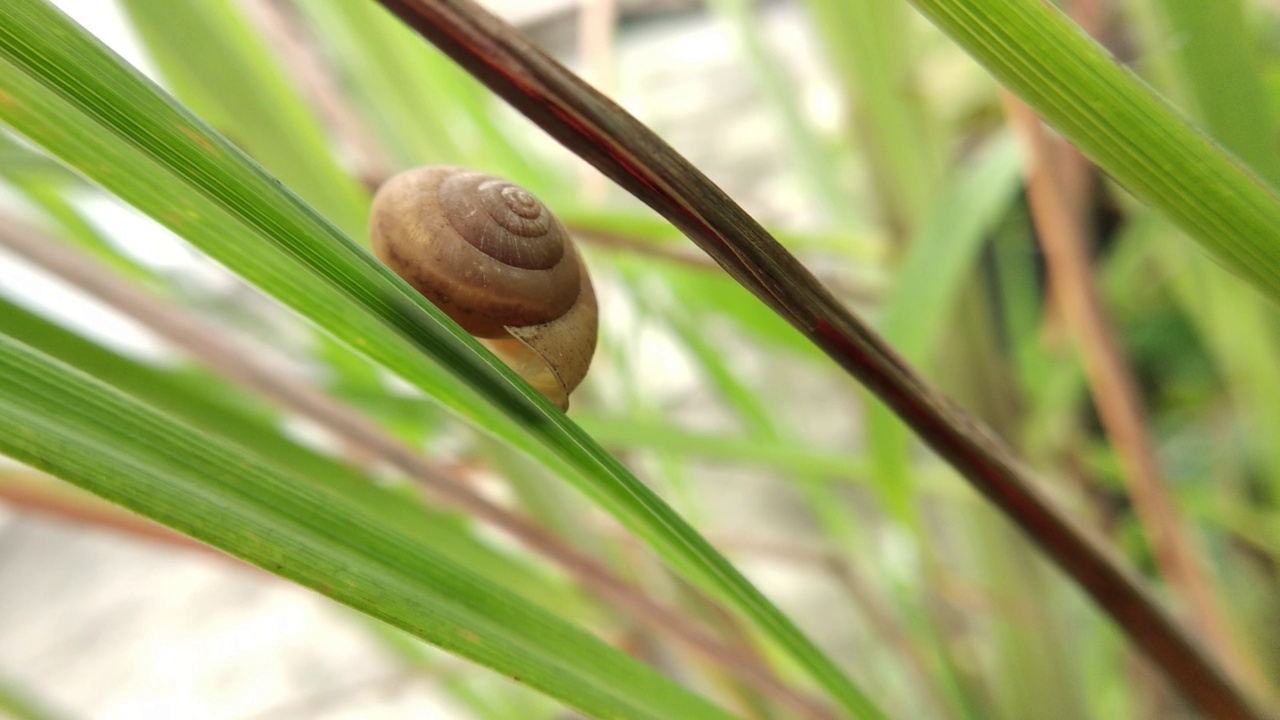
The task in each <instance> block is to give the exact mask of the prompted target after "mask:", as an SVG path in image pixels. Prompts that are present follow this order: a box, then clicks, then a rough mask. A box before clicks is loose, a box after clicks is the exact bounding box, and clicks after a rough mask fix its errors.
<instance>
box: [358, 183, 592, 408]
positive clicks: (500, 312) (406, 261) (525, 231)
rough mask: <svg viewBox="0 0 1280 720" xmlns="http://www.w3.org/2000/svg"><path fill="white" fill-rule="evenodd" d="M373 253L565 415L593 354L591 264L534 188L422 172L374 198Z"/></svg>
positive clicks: (386, 187)
mask: <svg viewBox="0 0 1280 720" xmlns="http://www.w3.org/2000/svg"><path fill="white" fill-rule="evenodd" d="M369 237H370V242H371V244H372V246H373V252H374V254H375V255H376V256H377V257H378V259H380V260H381V261H382V262H383V263H385V264H386V265H387V266H388V267H389V268H391V270H393V271H394V272H395V273H396V274H397V275H399V276H400V277H402V278H404V280H405V281H406V282H408V283H409V284H410V285H412V286H413V287H414V289H416V290H417V291H418V292H420V293H422V295H424V296H425V297H426V298H427V299H428V300H430V301H431V302H432V303H434V304H435V305H436V306H437V307H439V308H440V310H441V311H443V312H444V313H445V314H446V315H448V316H449V317H450V318H452V319H453V320H454V321H455V322H457V323H458V324H459V325H460V326H462V328H463V329H464V330H466V331H467V332H469V333H471V334H472V335H474V336H475V337H476V338H478V339H480V340H481V342H483V343H484V344H485V345H486V346H487V347H489V349H490V350H492V351H494V353H495V354H497V355H498V356H499V357H500V358H502V360H503V361H504V362H506V363H507V365H509V366H510V367H511V368H512V369H513V370H515V371H516V372H517V373H518V374H519V375H520V376H521V377H523V378H524V379H525V380H526V381H528V382H529V383H530V384H531V385H533V386H534V387H535V388H536V389H538V390H539V391H540V392H542V393H543V394H544V395H546V396H547V397H548V398H549V399H550V400H551V401H552V402H553V403H555V404H556V405H558V406H559V407H560V409H562V410H564V409H567V408H568V403H569V393H570V392H572V391H573V389H574V388H576V387H577V386H578V384H579V383H580V382H582V379H583V377H585V376H586V373H587V369H588V368H589V367H590V365H591V357H592V355H593V354H594V353H595V346H596V334H597V323H598V320H597V318H598V314H597V309H596V298H595V293H594V291H593V289H592V287H591V279H590V277H589V276H588V275H587V270H586V266H585V265H584V264H583V262H582V258H581V257H580V256H579V254H578V251H577V248H575V247H574V245H573V243H572V241H571V240H570V238H569V233H568V232H567V231H566V230H565V228H564V226H563V225H562V224H561V223H560V221H559V220H557V219H556V218H555V216H554V215H552V214H551V212H550V211H549V210H547V208H546V206H544V205H543V204H542V203H541V202H539V201H538V199H537V198H535V197H534V196H533V195H532V194H530V193H529V192H528V191H527V190H525V189H523V188H521V187H519V186H517V185H514V184H512V183H510V182H507V181H506V180H502V179H500V178H496V177H493V176H491V175H486V174H483V173H479V172H474V171H471V170H467V169H464V168H457V167H449V166H431V167H423V168H415V169H412V170H408V171H405V172H403V173H400V174H399V175H396V176H394V177H392V178H391V179H390V180H388V181H387V182H386V183H385V184H383V186H382V187H381V188H379V189H378V192H377V194H376V195H375V196H374V200H373V209H372V211H371V213H370V220H369Z"/></svg>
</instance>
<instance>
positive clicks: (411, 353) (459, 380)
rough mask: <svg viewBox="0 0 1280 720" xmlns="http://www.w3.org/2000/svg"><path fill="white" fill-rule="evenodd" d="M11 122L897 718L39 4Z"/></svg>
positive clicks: (550, 421)
mask: <svg viewBox="0 0 1280 720" xmlns="http://www.w3.org/2000/svg"><path fill="white" fill-rule="evenodd" d="M0 93H2V95H0V120H3V121H5V122H7V123H9V124H10V125H12V126H13V127H14V128H16V129H18V130H19V131H21V132H22V133H24V134H26V135H27V136H28V137H30V138H31V139H33V140H35V141H36V142H38V143H40V144H42V145H44V146H45V147H46V148H48V149H49V150H51V151H52V152H54V153H55V154H57V155H59V156H60V157H62V158H64V159H65V160H67V161H68V162H70V163H71V164H73V165H74V166H75V167H76V168H77V169H79V170H80V171H81V172H83V173H85V174H86V175H88V176H89V177H91V178H92V179H94V180H95V181H97V182H99V183H101V184H102V185H103V186H105V187H107V188H108V189H110V190H112V191H113V192H115V193H116V194H118V195H120V196H121V197H122V198H124V199H126V200H128V201H129V202H131V203H133V204H134V205H135V206H137V207H139V208H140V209H142V210H144V211H145V212H147V213H149V214H151V215H152V216H153V217H155V218H156V219H158V220H160V221H161V222H163V223H164V224H166V225H168V226H169V227H170V228H171V229H173V230H174V231H175V232H178V233H179V234H181V235H182V236H183V237H185V238H186V239H187V240H189V241H191V242H192V243H194V244H196V245H197V246H198V247H200V248H201V249H203V250H205V251H206V252H208V253H209V254H210V255H211V256H213V257H214V258H216V259H218V260H219V261H221V262H223V263H224V264H226V265H227V266H228V267H230V268H232V269H233V270H235V271H236V272H238V273H240V274H241V275H242V276H244V277H245V278H246V279H248V280H250V281H251V282H254V283H255V284H257V285H259V286H260V287H261V288H263V289H264V290H266V291H268V292H270V293H271V294H273V295H274V296H276V297H277V298H278V299H280V300H282V301H283V302H285V303H286V304H288V305H289V306H290V307H292V308H293V309H295V310H297V311H298V312H299V313H301V314H302V315H304V316H306V317H308V318H309V319H311V320H313V321H314V322H316V323H317V324H318V325H319V326H321V327H323V328H325V329H327V330H329V331H330V332H332V333H333V334H334V335H335V336H336V337H338V338H340V339H342V340H343V341H344V342H346V343H347V344H349V345H350V346H352V347H353V348H356V349H358V350H360V351H361V352H363V353H365V354H367V355H368V356H369V357H371V358H373V359H375V360H377V361H379V362H380V363H382V364H383V365H384V366H386V367H387V368H389V369H391V370H392V371H394V372H396V373H398V374H400V375H401V376H403V377H404V378H405V379H407V380H409V381H410V382H413V383H414V384H416V385H418V386H419V387H420V388H422V389H423V390H425V391H427V392H428V393H429V394H431V395H432V396H433V397H435V398H436V399H438V400H439V401H441V402H442V403H443V404H445V405H446V406H448V407H450V408H452V409H454V410H455V411H457V412H459V413H460V414H461V415H462V416H463V417H465V418H467V419H469V420H471V421H472V422H474V423H475V424H476V425H477V426H479V427H482V428H484V429H486V430H488V431H489V432H492V433H494V434H495V435H497V436H499V437H501V438H502V439H504V440H506V441H507V442H510V443H511V444H513V445H514V446H515V447H518V448H520V449H521V450H523V451H524V452H526V453H528V454H530V455H531V456H533V457H534V458H536V459H538V460H539V461H541V462H542V463H544V464H545V465H546V466H548V467H549V468H551V469H553V470H555V471H557V472H558V473H560V474H561V475H563V476H565V477H566V478H568V479H570V480H571V481H574V482H576V483H577V484H578V487H579V488H580V489H582V490H583V491H584V492H585V493H587V494H588V495H590V496H591V497H592V498H593V499H595V500H596V502H598V503H599V504H601V505H602V506H603V507H604V508H605V509H606V510H608V511H609V512H611V513H612V514H614V515H615V516H616V517H618V518H619V519H620V520H621V521H622V522H623V523H625V524H626V525H627V526H628V527H630V528H631V529H632V530H633V531H635V532H636V533H637V534H638V535H639V536H640V537H642V538H643V539H644V540H645V541H646V542H648V543H649V544H650V545H651V546H652V547H654V548H655V549H656V550H657V551H658V552H659V553H661V554H662V555H663V556H664V557H665V558H666V559H667V561H668V562H671V563H672V564H673V565H674V566H675V567H676V568H677V569H679V570H681V571H683V572H684V573H686V574H687V575H688V576H689V577H690V578H691V579H693V580H695V581H698V582H699V583H700V584H701V585H703V586H704V587H705V588H706V589H707V590H708V591H710V592H712V593H714V594H716V595H718V596H720V597H722V598H724V599H725V601H726V602H728V603H730V604H731V605H733V606H735V607H736V608H738V609H739V610H740V611H741V612H743V613H744V614H745V615H746V616H747V617H749V618H750V619H751V620H752V621H753V622H754V623H755V624H756V625H758V626H759V627H760V628H761V630H762V632H763V633H764V634H765V635H766V636H768V637H770V638H772V639H773V640H774V641H775V642H777V643H779V645H780V646H782V647H783V648H785V649H786V650H787V651H789V652H790V654H791V655H792V657H794V658H795V659H796V661H797V662H798V663H799V664H800V665H801V666H802V667H805V668H806V669H808V670H809V672H811V673H812V674H813V675H814V676H815V677H816V678H818V679H819V680H820V681H821V682H822V683H823V684H824V686H826V687H827V688H828V689H829V690H831V691H832V693H833V694H834V695H835V696H836V697H837V698H839V699H840V700H841V701H843V702H844V703H845V704H846V705H847V706H848V707H850V708H851V709H853V710H855V711H856V712H858V713H859V714H860V715H862V716H864V717H880V716H881V715H882V714H881V713H880V712H879V711H878V710H877V709H876V708H875V707H874V706H873V705H872V704H871V703H870V701H869V700H867V698H866V696H865V694H864V693H863V692H862V691H861V690H860V689H859V688H858V687H857V686H856V685H854V684H853V683H852V682H851V681H850V680H849V679H848V678H847V677H846V676H845V675H844V674H843V673H842V672H841V671H840V669H839V668H838V667H837V666H836V665H835V663H834V662H832V661H831V660H830V659H829V658H828V657H826V656H825V655H824V654H823V653H822V652H821V651H820V650H819V649H818V648H817V646H816V645H815V644H814V643H813V642H812V641H811V640H809V639H808V638H806V637H805V636H804V635H803V634H802V633H801V632H800V631H799V629H798V628H797V627H796V626H795V624H794V623H793V622H792V621H791V620H790V619H788V618H787V617H786V616H785V615H784V614H782V612H781V611H779V610H778V609H777V608H776V607H775V606H774V605H773V604H772V603H770V602H769V601H768V599H767V598H765V597H764V595H763V594H762V593H760V592H759V590H757V589H756V588H755V587H753V586H752V585H751V584H750V583H749V582H747V580H746V579H745V578H744V577H743V576H742V574H741V573H740V572H738V571H737V569H735V568H734V567H733V566H732V565H731V564H730V563H729V562H728V561H727V560H725V559H724V558H723V556H721V555H720V554H719V553H718V552H716V551H715V550H714V549H713V548H712V547H711V546H710V544H709V543H707V541H706V540H705V539H704V538H702V537H701V536H700V535H699V534H698V533H697V532H696V531H694V530H693V529H692V528H691V527H690V526H689V525H688V524H687V523H686V522H684V521H683V520H682V519H681V518H680V517H679V516H678V515H677V514H676V513H675V512H674V511H672V510H671V508H670V507H669V506H667V505H666V504H665V503H664V502H662V500H661V499H660V498H658V497H657V495H655V494H654V493H653V492H652V491H651V490H650V489H648V488H647V487H646V486H645V485H644V484H642V483H641V482H640V481H639V480H637V479H636V478H635V477H634V476H633V475H631V474H630V473H629V472H628V471H627V470H626V469H625V468H624V467H623V466H622V465H621V464H620V463H619V462H618V461H617V460H616V459H615V458H613V457H612V456H611V455H609V454H608V453H607V452H605V451H604V450H603V449H602V448H601V447H600V446H599V445H598V444H597V443H595V442H594V441H593V440H592V439H591V438H590V437H589V436H588V435H586V433H584V432H583V431H582V430H581V429H580V428H578V427H577V426H576V425H574V424H573V423H572V422H571V421H569V420H568V419H567V418H566V417H565V416H564V415H563V413H560V412H559V411H557V410H556V409H555V408H554V407H553V406H552V405H551V404H550V403H549V402H548V401H547V400H546V399H545V398H544V397H542V396H541V395H540V394H538V393H537V392H536V391H534V390H533V389H532V388H530V387H529V386H528V385H527V384H526V383H525V382H524V381H523V380H521V379H520V378H519V377H518V376H516V375H515V374H514V373H512V372H511V371H510V370H509V369H508V368H507V367H506V366H505V365H503V364H502V363H501V362H499V361H498V360H496V359H495V358H493V356H492V355H491V354H490V353H488V352H487V351H485V350H484V349H483V348H481V347H480V346H479V344H478V343H476V341H475V340H474V339H472V338H471V337H470V336H468V335H466V334H465V333H464V332H462V330H461V329H460V328H458V327H457V325H456V324H455V323H453V322H452V321H451V320H449V319H448V318H447V317H446V316H445V315H444V314H443V313H441V312H440V310H439V309H438V308H436V307H435V306H434V305H432V304H431V303H430V302H428V301H427V300H426V299H424V298H423V297H422V296H421V295H418V294H417V293H416V292H414V291H413V290H412V289H411V288H409V286H408V285H406V284H405V283H404V282H403V281H402V280H401V279H400V278H399V277H397V276H395V275H394V274H393V273H391V271H389V270H388V269H386V268H385V267H383V266H382V265H381V264H379V263H378V262H377V261H376V260H374V259H373V258H372V256H370V255H368V254H367V253H365V252H363V251H362V250H361V249H360V248H359V247H358V246H357V245H356V243H354V242H353V241H352V240H351V239H349V238H347V237H345V236H344V235H342V234H341V233H340V232H339V231H338V230H337V229H336V228H334V226H333V225H332V224H330V223H328V222H326V221H325V220H324V219H323V218H321V217H320V216H318V215H317V214H316V213H315V212H314V211H312V210H311V209H310V208H309V207H307V206H306V205H305V204H303V203H302V202H301V201H300V200H298V199H297V198H296V197H295V196H294V195H292V194H290V193H288V192H287V191H285V190H284V189H283V188H282V187H281V186H280V185H279V183H278V181H276V180H275V179H273V178H272V177H270V176H269V175H267V174H266V173H265V172H264V171H262V169H261V168H259V167H258V166H256V165H254V164H253V163H252V162H250V161H248V159H247V158H245V156H244V155H243V154H242V153H241V152H240V151H238V150H237V149H236V148H235V147H234V146H233V145H231V143H229V142H228V141H227V140H226V139H225V138H222V137H221V136H219V135H217V134H216V133H215V132H213V131H212V130H210V129H209V128H208V127H207V126H205V125H204V124H203V123H201V122H200V121H199V120H198V119H197V118H195V117H194V116H192V115H191V114H190V113H189V112H187V111H186V110H184V109H183V108H181V107H180V106H179V105H177V104H176V103H175V102H173V101H172V100H171V99H169V98H168V97H166V96H165V95H164V94H163V93H161V92H159V91H158V90H157V89H156V88H155V87H154V86H153V85H152V84H150V83H149V82H147V81H146V80H145V79H144V78H142V77H141V76H139V75H138V74H137V73H136V72H135V71H133V70H132V69H131V68H129V67H128V66H127V65H125V64H124V63H123V62H122V61H120V60H119V58H117V57H116V56H114V55H113V54H112V53H111V52H110V51H109V50H108V49H106V48H105V47H103V46H102V45H101V44H100V43H98V42H97V41H96V40H94V39H93V38H92V37H90V36H88V35H87V34H86V33H85V32H84V31H83V30H82V29H80V28H79V27H78V26H76V25H75V24H74V23H72V22H71V21H69V20H68V19H67V18H66V17H65V16H63V15H62V14H60V13H59V12H58V11H57V10H55V9H53V8H52V7H50V6H49V5H48V4H47V3H44V2H41V1H40V0H15V1H14V2H11V3H9V7H8V8H7V11H6V13H5V14H4V15H3V16H0Z"/></svg>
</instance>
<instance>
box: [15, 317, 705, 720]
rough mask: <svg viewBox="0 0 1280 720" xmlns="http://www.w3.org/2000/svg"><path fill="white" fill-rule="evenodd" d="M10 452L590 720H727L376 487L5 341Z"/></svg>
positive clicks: (23, 346)
mask: <svg viewBox="0 0 1280 720" xmlns="http://www.w3.org/2000/svg"><path fill="white" fill-rule="evenodd" d="M0 450H2V451H4V452H5V453H6V454H9V455H11V456H12V457H15V458H17V459H19V460H22V461H23V462H26V463H28V464H30V465H32V466H34V467H37V468H39V469H41V470H45V471H47V472H50V473H52V474H54V475H58V476H59V477H62V478H63V479H65V480H68V481H70V482H73V483H75V484H76V485H79V486H80V487H83V488H84V489H86V490H89V491H90V492H93V493H95V494H98V495H101V496H102V497H104V498H106V499H108V500H111V501H113V502H116V503H119V504H121V505H124V506H126V507H129V508H132V509H134V510H136V511H137V512H140V513H142V514H144V515H147V516H148V517H151V518H153V519H155V520H158V521H160V522H162V523H164V524H166V525H169V526H170V527H174V528H177V529H179V530H181V531H182V532H184V533H186V534H188V535H191V536H192V537H196V538H198V539H201V540H204V541H205V542H207V543H209V544H211V545H214V546H215V547H219V548H222V549H223V550H226V551H227V552H229V553H231V554H233V555H236V556H238V557H241V558H243V559H245V560H247V561H249V562H252V563H254V564H256V565H258V566H260V567H263V568H265V569H267V570H270V571H271V572H274V573H276V574H279V575H283V576H285V577H288V578H290V579H292V580H295V581H297V582H299V583H301V584H303V585H306V586H308V587H311V588H314V589H316V590H318V591H320V592H321V593H323V594H325V595H328V596H329V597H332V598H333V599H335V600H338V601H339V602H342V603H345V604H347V605H350V606H352V607H354V608H356V609H358V610H361V611H362V612H365V613H368V614H370V615H372V616H374V617H377V618H379V619H382V620H384V621H386V622H389V623H391V624H393V625H396V626H398V627H400V628H402V629H404V630H407V631H409V632H410V633H412V634H414V635H416V636H418V637H420V638H422V639H424V640H427V641H428V642H431V643H432V644H435V645H438V646H440V647H441V648H443V649H445V650H448V651H449V652H452V653H455V654H458V655H461V656H463V657H467V658H469V659H471V660H474V661H475V662H478V663H480V664H482V665H485V666H487V667H490V668H493V669H494V670H497V671H498V672H502V673H504V674H508V675H512V676H514V677H516V678H517V679H519V680H520V681H521V682H524V683H526V684H528V685H530V686H532V687H535V688H538V689H540V690H542V691H543V692H545V693H547V694H549V695H551V696H553V697H556V698H559V699H560V700H562V701H564V702H565V703H567V704H569V705H570V706H572V707H576V708H579V709H581V710H583V711H585V712H588V713H591V714H594V715H597V716H599V717H625V718H653V719H655V720H656V719H659V718H672V717H680V718H686V717H687V718H727V717H729V716H728V715H726V714H725V713H724V712H722V711H720V710H718V709H716V708H715V707H714V706H713V705H711V704H709V703H708V702H706V701H705V700H703V699H701V698H698V697H697V696H694V695H692V694H690V693H689V692H687V691H685V690H682V689H681V688H679V687H678V686H676V685H674V684H673V683H671V682H670V681H669V680H666V679H665V678H663V677H661V676H660V675H658V674H656V673H654V672H653V671H652V670H650V669H648V668H646V667H645V666H643V665H641V664H640V663H638V662H636V661H635V660H632V659H631V658H629V657H627V656H626V655H624V654H622V653H621V652H619V651H617V650H614V649H612V648H610V647H608V646H607V645H605V644H603V643H602V642H600V641H599V640H597V639H596V638H594V637H591V636H590V635H587V634H586V633H584V632H582V631H581V630H578V629H577V628H575V627H573V626H571V625H569V624H567V623H565V622H563V621H561V620H558V619H556V618H554V617H553V616H551V615H549V614H547V613H545V612H544V611H540V610H537V609H535V608H534V607H533V606H532V605H531V604H529V603H528V601H526V600H524V599H523V598H521V597H519V596H516V595H514V594H512V593H510V592H508V591H505V590H502V589H501V588H498V587H497V586H494V585H491V584H490V583H488V582H486V581H484V580H482V579H481V578H479V577H477V576H475V575H473V574H472V573H470V572H469V571H466V570H464V569H463V568H461V567H460V566H457V565H455V564H453V563H452V562H450V561H448V560H445V559H443V558H442V557H440V556H439V555H437V554H436V553H435V552H433V551H432V550H431V549H430V548H429V547H427V546H426V545H424V544H423V543H421V542H419V541H416V540H415V539H413V538H412V537H411V536H408V535H405V534H403V533H401V532H399V531H398V529H397V528H395V527H394V526H393V527H388V526H387V525H386V524H385V523H384V522H383V520H382V517H381V506H382V505H383V503H382V502H381V500H380V499H379V498H377V497H375V496H374V493H375V491H374V489H372V488H369V487H367V486H365V485H363V484H347V483H343V482H342V481H341V480H337V479H319V478H317V479H316V485H307V484H302V483H299V482H297V481H295V480H293V479H292V478H289V477H287V476H284V475H282V474H280V473H279V472H277V471H275V470H273V469H272V468H271V467H270V466H268V465H265V464H263V463H260V462H258V461H256V460H254V459H253V458H247V457H245V456H244V454H243V453H240V452H237V451H236V450H235V449H234V448H231V447H228V446H225V445H223V444H222V443H220V442H217V441H216V440H214V439H213V438H212V437H211V436H209V435H207V434H205V433H201V432H199V431H197V430H195V429H193V428H191V427H190V426H187V425H185V424H182V423H179V422H175V421H174V419H173V418H172V417H170V416H166V415H163V414H160V413H157V412H155V411H154V410H152V409H150V408H148V407H147V406H145V405H141V404H139V403H137V402H136V401H134V400H132V399H130V398H128V397H127V396H124V395H122V394H120V393H118V392H116V391H114V390H112V389H111V388H109V387H107V386H105V385H102V384H101V383H98V382H96V381H94V380H93V379H91V378H89V377H88V376H86V375H82V374H80V373H78V372H76V371H74V370H72V369H70V368H68V367H67V366H65V365H63V364H61V363H59V362H57V361H56V360H54V359H53V358H51V357H49V356H46V355H43V354H40V353H37V352H36V351H34V350H32V349H30V348H28V347H26V346H25V345H22V344H20V343H17V342H16V341H14V340H12V339H11V338H8V337H3V338H0ZM325 485H328V486H329V487H324V486H325ZM352 500H353V501H354V502H348V501H352Z"/></svg>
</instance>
